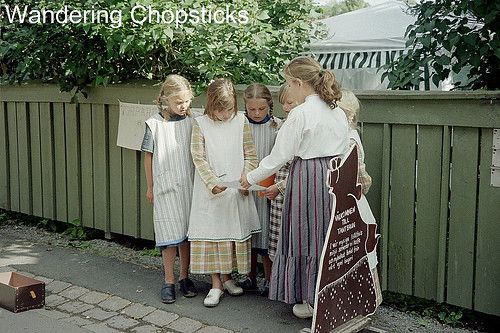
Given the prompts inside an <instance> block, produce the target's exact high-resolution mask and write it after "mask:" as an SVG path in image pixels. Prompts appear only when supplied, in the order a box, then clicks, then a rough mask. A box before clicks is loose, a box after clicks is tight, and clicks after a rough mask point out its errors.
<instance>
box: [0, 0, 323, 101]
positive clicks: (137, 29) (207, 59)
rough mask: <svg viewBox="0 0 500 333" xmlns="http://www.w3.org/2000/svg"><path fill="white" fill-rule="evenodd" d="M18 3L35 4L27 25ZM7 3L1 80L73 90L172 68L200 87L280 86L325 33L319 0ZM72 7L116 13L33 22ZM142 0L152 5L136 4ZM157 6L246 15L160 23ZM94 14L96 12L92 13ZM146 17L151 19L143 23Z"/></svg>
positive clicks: (159, 75)
mask: <svg viewBox="0 0 500 333" xmlns="http://www.w3.org/2000/svg"><path fill="white" fill-rule="evenodd" d="M16 5H17V6H18V8H19V13H20V14H21V15H22V14H24V6H25V5H27V6H28V7H27V12H26V13H27V16H26V19H25V22H24V23H21V22H20V21H21V20H20V15H16V16H15V17H13V16H12V13H13V10H14V9H15V8H16V7H15V6H16ZM5 6H6V5H2V6H1V8H0V10H1V13H2V15H1V16H2V26H3V29H2V31H1V34H2V36H1V37H2V38H1V40H0V62H1V66H2V71H3V75H2V78H1V80H2V81H3V82H9V83H16V82H17V83H21V82H24V81H28V80H43V81H51V82H57V83H58V84H59V85H60V87H61V90H63V91H71V90H72V89H73V88H77V90H82V89H83V88H84V87H85V86H87V85H89V84H90V85H93V86H100V85H106V84H109V83H119V82H124V81H128V80H134V79H149V80H158V81H161V80H162V79H163V78H164V77H165V76H166V75H167V74H170V73H179V74H182V75H184V76H186V77H187V78H188V79H189V80H190V81H191V82H193V83H194V84H195V86H196V87H197V89H200V88H202V87H203V86H205V85H206V84H207V82H209V81H210V80H212V79H213V78H214V77H229V78H231V79H232V80H233V81H234V82H235V83H241V84H247V83H250V82H256V81H257V82H263V83H266V84H277V83H278V82H279V70H280V69H281V68H282V67H283V65H284V63H285V62H286V61H287V60H289V59H291V58H293V57H294V56H296V55H297V54H299V53H300V52H302V51H303V50H304V46H305V45H307V44H308V43H309V39H310V35H311V33H310V32H311V31H313V33H312V34H313V35H317V34H319V33H321V29H320V28H318V27H317V26H316V25H315V24H314V23H313V20H314V18H315V17H316V13H315V12H314V6H313V5H312V1H311V0H284V1H263V0H242V1H237V2H235V3H234V4H230V5H228V2H227V1H205V0H186V1H182V2H181V1H168V0H155V1H152V0H140V1H124V0H97V1H85V0H84V1H78V0H66V1H58V2H53V1H35V0H26V1H9V4H8V6H9V7H8V8H7V7H5ZM64 6H67V8H68V9H67V13H68V14H67V16H66V17H68V19H69V17H70V15H69V14H71V11H72V10H73V11H75V12H79V13H80V15H81V16H83V15H84V10H88V11H89V12H91V11H92V10H93V11H94V14H95V16H98V15H97V14H98V12H97V10H99V9H101V10H103V13H105V14H106V13H108V19H109V21H108V22H107V23H106V22H104V17H105V16H106V15H105V14H102V16H100V17H101V20H102V21H101V22H100V23H98V22H96V20H94V21H93V22H88V21H87V23H85V22H79V23H78V22H76V21H78V20H76V19H75V20H74V21H75V22H73V23H67V24H60V23H58V22H56V21H54V22H53V21H51V16H50V12H49V16H47V20H46V22H45V23H43V22H41V23H29V22H27V20H28V19H29V17H32V16H33V15H37V13H40V12H41V11H42V8H45V9H48V10H52V11H54V12H56V11H57V10H61V9H62V10H64ZM134 6H142V7H138V8H139V9H138V10H135V11H133V8H134ZM149 6H151V10H158V11H159V12H160V13H163V12H166V15H165V17H166V18H167V19H169V18H170V17H171V16H169V15H168V14H169V13H170V12H169V11H171V12H172V13H173V14H176V13H182V10H184V11H185V12H186V13H188V14H189V12H190V11H191V14H193V13H196V12H198V13H199V14H200V15H199V16H201V12H202V10H203V8H205V13H208V12H209V11H210V12H211V13H212V14H213V13H215V11H216V10H217V9H220V10H222V11H223V12H224V13H230V12H234V15H233V17H235V18H239V20H236V22H235V21H234V20H232V19H231V16H229V19H227V20H226V22H225V23H223V24H217V23H214V22H213V20H212V22H211V23H210V22H208V16H207V15H206V18H207V19H206V20H205V23H203V22H202V19H201V17H200V18H199V22H198V23H196V22H194V21H195V20H194V19H192V17H191V16H190V18H191V22H190V21H189V20H188V21H187V22H186V23H183V24H176V23H175V21H174V22H172V23H169V22H159V23H157V22H156V21H155V17H156V16H154V15H153V19H152V20H150V19H149V18H148V13H149ZM146 9H147V10H146ZM245 11H246V12H245ZM223 12H219V14H220V15H219V16H218V17H219V21H220V18H221V17H227V15H225V16H223V15H222V13H223ZM117 13H119V15H118V14H117ZM241 13H243V14H241ZM245 13H246V14H245ZM74 15H75V17H76V15H77V14H74ZM60 17H61V18H63V17H64V16H60ZM214 17H215V16H214ZM242 17H243V18H245V17H246V18H247V20H246V21H247V22H245V20H244V19H243V20H242V19H241V18H242ZM87 18H88V20H89V21H91V20H92V19H91V15H88V16H87ZM113 18H114V19H115V20H114V22H115V23H113ZM118 18H119V19H120V20H118ZM35 19H36V17H34V18H32V20H35ZM212 19H213V18H212ZM134 20H135V22H134ZM143 20H145V22H144V23H142V24H140V23H137V22H138V21H143ZM11 21H12V22H11ZM80 21H83V18H82V19H80ZM167 21H168V20H167ZM180 21H182V18H181V20H180Z"/></svg>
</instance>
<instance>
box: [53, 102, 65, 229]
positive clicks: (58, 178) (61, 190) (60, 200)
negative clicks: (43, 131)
mask: <svg viewBox="0 0 500 333" xmlns="http://www.w3.org/2000/svg"><path fill="white" fill-rule="evenodd" d="M53 119H54V158H55V164H54V166H55V183H56V219H57V220H58V221H63V222H68V199H67V189H66V179H67V175H66V135H65V120H64V105H63V103H54V104H53Z"/></svg>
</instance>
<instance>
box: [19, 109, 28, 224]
mask: <svg viewBox="0 0 500 333" xmlns="http://www.w3.org/2000/svg"><path fill="white" fill-rule="evenodd" d="M16 110H17V111H16V116H17V149H18V159H19V160H18V161H19V176H18V177H19V211H20V212H21V213H24V214H31V211H32V208H31V207H32V204H31V170H30V168H31V156H30V137H29V129H28V126H29V115H28V110H27V109H26V103H24V102H18V103H16Z"/></svg>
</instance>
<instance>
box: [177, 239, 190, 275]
mask: <svg viewBox="0 0 500 333" xmlns="http://www.w3.org/2000/svg"><path fill="white" fill-rule="evenodd" d="M189 250H190V246H189V242H188V241H186V242H184V243H182V244H181V245H179V260H180V262H181V268H180V272H179V280H182V279H184V278H187V277H188V274H189V259H190V257H189Z"/></svg>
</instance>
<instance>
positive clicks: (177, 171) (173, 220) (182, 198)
mask: <svg viewBox="0 0 500 333" xmlns="http://www.w3.org/2000/svg"><path fill="white" fill-rule="evenodd" d="M192 122H193V119H192V118H190V117H187V118H186V119H183V120H179V121H165V119H163V117H162V116H160V114H156V115H154V116H152V117H151V118H149V119H148V120H147V121H146V124H147V125H148V127H149V128H150V129H151V132H152V134H153V140H154V152H153V196H154V203H153V204H154V206H153V225H154V231H155V241H156V246H165V245H175V244H178V243H180V242H182V241H184V240H185V239H186V238H187V230H188V223H189V214H190V211H191V195H192V190H193V176H194V165H193V159H192V157H191V130H192V125H193V123H192Z"/></svg>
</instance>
